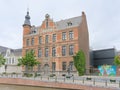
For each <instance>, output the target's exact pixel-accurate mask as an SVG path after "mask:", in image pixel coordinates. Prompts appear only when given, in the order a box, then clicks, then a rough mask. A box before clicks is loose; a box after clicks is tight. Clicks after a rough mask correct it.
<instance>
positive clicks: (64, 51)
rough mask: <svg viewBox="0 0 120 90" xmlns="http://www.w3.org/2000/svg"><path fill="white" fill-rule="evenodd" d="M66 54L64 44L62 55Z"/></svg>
mask: <svg viewBox="0 0 120 90" xmlns="http://www.w3.org/2000/svg"><path fill="white" fill-rule="evenodd" d="M65 55H66V46H62V56H65Z"/></svg>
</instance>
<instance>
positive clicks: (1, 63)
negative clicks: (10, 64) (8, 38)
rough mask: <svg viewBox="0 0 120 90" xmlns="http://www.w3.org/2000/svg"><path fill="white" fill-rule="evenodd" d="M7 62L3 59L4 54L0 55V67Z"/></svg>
mask: <svg viewBox="0 0 120 90" xmlns="http://www.w3.org/2000/svg"><path fill="white" fill-rule="evenodd" d="M5 61H6V59H5V58H4V57H3V55H2V54H0V67H1V66H2V65H5Z"/></svg>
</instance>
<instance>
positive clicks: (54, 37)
mask: <svg viewBox="0 0 120 90" xmlns="http://www.w3.org/2000/svg"><path fill="white" fill-rule="evenodd" d="M52 40H53V42H55V41H56V34H53V38H52Z"/></svg>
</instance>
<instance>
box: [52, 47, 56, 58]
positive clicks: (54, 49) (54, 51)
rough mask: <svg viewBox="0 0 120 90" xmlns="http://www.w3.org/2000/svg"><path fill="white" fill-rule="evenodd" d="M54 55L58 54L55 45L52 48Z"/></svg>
mask: <svg viewBox="0 0 120 90" xmlns="http://www.w3.org/2000/svg"><path fill="white" fill-rule="evenodd" d="M52 56H53V57H55V56H56V48H55V47H53V48H52Z"/></svg>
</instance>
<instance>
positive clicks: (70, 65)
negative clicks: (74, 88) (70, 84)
mask: <svg viewBox="0 0 120 90" xmlns="http://www.w3.org/2000/svg"><path fill="white" fill-rule="evenodd" d="M69 68H70V71H73V61H71V62H69Z"/></svg>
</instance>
